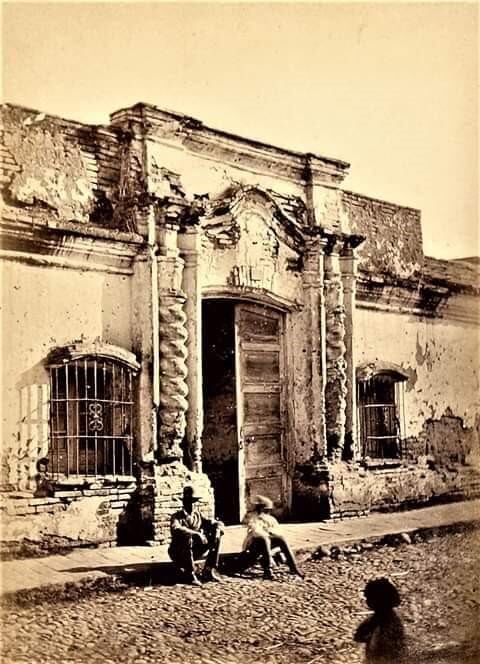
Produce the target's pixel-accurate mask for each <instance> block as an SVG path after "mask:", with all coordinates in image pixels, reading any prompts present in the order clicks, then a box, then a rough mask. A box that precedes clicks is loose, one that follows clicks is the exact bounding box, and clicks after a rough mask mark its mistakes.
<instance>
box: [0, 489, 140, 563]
mask: <svg viewBox="0 0 480 664" xmlns="http://www.w3.org/2000/svg"><path fill="white" fill-rule="evenodd" d="M135 490H136V485H135V484H134V483H133V482H132V483H130V484H122V485H119V486H111V487H105V486H104V487H101V488H72V489H69V490H64V491H62V490H58V491H56V492H55V496H54V497H52V498H48V497H45V498H34V497H32V496H31V495H30V496H28V495H27V494H25V493H17V494H15V493H13V494H12V493H11V494H9V495H8V496H2V497H0V515H1V519H2V545H1V546H2V552H3V553H7V554H8V553H10V554H15V552H16V551H18V550H20V549H25V548H26V547H27V548H29V549H30V551H31V552H35V551H36V550H37V551H41V550H45V549H54V548H55V547H60V548H73V547H78V546H92V545H94V546H115V545H116V544H118V543H119V538H121V533H120V530H121V528H122V527H128V526H130V527H132V524H129V523H128V521H129V519H130V514H129V512H130V508H131V507H132V506H133V505H134V504H135V496H134V494H135ZM133 527H135V524H133Z"/></svg>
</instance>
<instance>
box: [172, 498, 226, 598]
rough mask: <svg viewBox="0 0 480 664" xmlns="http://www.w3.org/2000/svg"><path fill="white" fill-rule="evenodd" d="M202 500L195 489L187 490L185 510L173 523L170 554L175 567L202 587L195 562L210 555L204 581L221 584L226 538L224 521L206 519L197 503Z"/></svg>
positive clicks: (173, 518) (207, 559)
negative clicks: (221, 554)
mask: <svg viewBox="0 0 480 664" xmlns="http://www.w3.org/2000/svg"><path fill="white" fill-rule="evenodd" d="M199 500H201V496H200V495H198V494H197V492H196V491H195V489H194V488H193V487H192V486H186V487H184V489H183V499H182V502H183V508H182V509H181V510H179V511H178V512H175V514H173V516H172V518H171V520H170V530H171V534H172V541H171V543H170V547H169V549H168V554H169V556H170V558H171V559H172V560H173V562H174V563H175V565H176V566H177V567H178V568H179V569H180V570H181V571H182V572H183V573H184V574H185V577H186V581H187V582H188V583H191V584H193V585H195V586H200V585H202V584H201V582H200V580H199V579H198V578H197V576H196V574H195V560H198V559H199V558H203V556H204V555H205V554H207V558H206V561H205V567H204V569H203V574H202V580H203V581H221V578H220V577H219V576H218V574H217V571H216V569H217V567H218V558H219V552H220V540H221V537H222V535H223V524H222V522H221V521H214V520H211V519H205V518H204V517H203V516H202V515H201V513H200V510H199V509H198V508H197V507H196V506H195V503H196V502H198V501H199Z"/></svg>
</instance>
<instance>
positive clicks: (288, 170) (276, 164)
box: [110, 104, 350, 186]
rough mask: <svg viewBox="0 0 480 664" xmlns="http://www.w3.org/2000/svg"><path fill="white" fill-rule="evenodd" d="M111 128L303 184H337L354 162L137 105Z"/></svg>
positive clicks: (116, 115) (114, 117) (120, 114)
mask: <svg viewBox="0 0 480 664" xmlns="http://www.w3.org/2000/svg"><path fill="white" fill-rule="evenodd" d="M110 117H111V121H112V127H128V128H129V129H130V131H133V132H135V138H138V139H140V140H141V139H147V140H151V141H154V142H158V143H162V144H168V145H172V146H179V145H180V146H182V147H183V148H184V149H186V150H188V151H189V152H191V153H193V154H196V155H200V156H202V157H204V158H206V159H213V160H215V161H218V162H223V163H228V164H231V165H232V166H234V167H237V168H238V167H241V168H246V169H248V170H253V171H256V172H258V173H261V174H263V175H270V176H271V177H275V178H281V179H285V180H288V181H291V182H295V183H297V184H299V185H300V186H304V185H305V183H306V182H307V181H311V182H312V183H313V184H315V185H322V184H325V185H330V186H332V185H333V186H338V185H339V184H340V183H341V182H342V181H343V180H344V178H345V176H346V174H347V172H348V168H349V166H350V164H348V163H347V162H345V161H342V160H340V159H332V158H329V157H323V156H321V155H315V154H312V153H303V152H296V151H294V150H287V149H283V148H279V147H277V146H273V145H269V144H267V143H262V142H260V141H256V140H252V139H248V138H244V137H241V136H238V135H235V134H230V133H228V132H224V131H221V130H218V129H213V128H211V127H208V126H206V125H204V124H203V123H202V122H200V121H199V120H196V119H194V118H191V117H189V116H186V115H182V114H180V113H173V112H170V111H163V110H161V109H159V108H157V107H156V106H151V105H148V104H137V105H135V106H132V107H131V108H127V109H122V110H120V111H117V112H115V113H112V115H111V116H110Z"/></svg>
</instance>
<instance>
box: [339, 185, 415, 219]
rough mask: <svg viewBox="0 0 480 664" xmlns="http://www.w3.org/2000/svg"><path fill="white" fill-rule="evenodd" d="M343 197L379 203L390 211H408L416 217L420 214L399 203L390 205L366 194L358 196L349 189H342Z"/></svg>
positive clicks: (390, 202)
mask: <svg viewBox="0 0 480 664" xmlns="http://www.w3.org/2000/svg"><path fill="white" fill-rule="evenodd" d="M342 192H343V195H344V196H347V197H350V198H356V199H358V200H365V201H372V203H379V204H380V205H384V206H385V207H390V208H392V209H401V210H410V211H411V212H415V213H417V214H418V215H421V214H422V211H421V210H420V209H419V208H414V207H411V206H410V205H402V204H401V203H392V201H386V200H384V199H383V198H375V197H374V196H368V194H360V193H358V191H350V190H349V189H342Z"/></svg>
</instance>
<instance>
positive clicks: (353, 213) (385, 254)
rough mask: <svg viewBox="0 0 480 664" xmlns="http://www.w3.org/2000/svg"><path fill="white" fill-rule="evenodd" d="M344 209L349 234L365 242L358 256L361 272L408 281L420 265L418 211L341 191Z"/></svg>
mask: <svg viewBox="0 0 480 664" xmlns="http://www.w3.org/2000/svg"><path fill="white" fill-rule="evenodd" d="M343 209H344V213H345V215H346V217H347V218H348V227H349V230H350V232H351V233H355V234H358V235H362V236H363V237H364V238H365V241H364V242H363V243H362V244H361V245H360V247H359V249H358V251H357V255H358V258H359V265H360V267H361V269H363V270H365V271H367V272H372V273H374V274H375V273H377V274H383V275H392V276H395V277H400V278H409V277H412V276H415V275H416V274H418V273H419V272H420V270H421V268H422V265H423V260H424V259H423V248H422V227H421V222H420V211H419V210H415V209H413V208H409V207H404V206H400V205H395V204H393V203H388V202H387V201H380V200H376V199H374V198H369V197H368V196H362V195H360V194H355V193H353V192H351V191H344V192H343Z"/></svg>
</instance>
